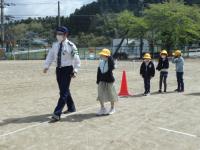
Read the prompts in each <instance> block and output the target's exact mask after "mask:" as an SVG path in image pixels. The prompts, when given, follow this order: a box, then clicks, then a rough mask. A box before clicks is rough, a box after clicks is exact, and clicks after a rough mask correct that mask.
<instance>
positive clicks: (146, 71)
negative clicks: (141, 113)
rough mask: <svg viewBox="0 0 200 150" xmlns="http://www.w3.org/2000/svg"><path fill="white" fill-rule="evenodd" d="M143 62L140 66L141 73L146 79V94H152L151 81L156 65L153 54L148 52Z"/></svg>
mask: <svg viewBox="0 0 200 150" xmlns="http://www.w3.org/2000/svg"><path fill="white" fill-rule="evenodd" d="M143 59H144V60H143V63H142V65H141V67H140V75H141V76H142V77H143V79H144V89H145V92H144V96H148V95H150V88H151V84H150V81H151V79H152V78H153V77H154V75H155V67H154V64H153V62H152V61H151V55H150V54H149V53H146V54H145V55H144V57H143Z"/></svg>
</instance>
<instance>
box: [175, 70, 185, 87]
mask: <svg viewBox="0 0 200 150" xmlns="http://www.w3.org/2000/svg"><path fill="white" fill-rule="evenodd" d="M183 74H184V73H183V72H176V77H177V83H178V91H184V81H183Z"/></svg>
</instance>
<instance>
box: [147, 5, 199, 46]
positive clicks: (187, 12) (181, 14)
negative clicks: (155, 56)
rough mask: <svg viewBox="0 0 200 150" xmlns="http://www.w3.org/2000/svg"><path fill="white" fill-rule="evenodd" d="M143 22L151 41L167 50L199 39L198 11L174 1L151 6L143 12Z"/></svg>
mask: <svg viewBox="0 0 200 150" xmlns="http://www.w3.org/2000/svg"><path fill="white" fill-rule="evenodd" d="M145 20H146V22H147V24H148V27H149V31H150V32H151V33H152V38H153V41H155V42H156V43H157V44H159V43H160V44H161V45H162V47H163V48H166V49H168V50H172V49H175V48H180V46H182V45H186V44H188V43H190V42H193V41H195V39H198V38H199V37H200V11H199V9H198V8H197V7H194V6H193V7H191V6H187V5H184V4H183V3H179V2H176V1H172V2H169V3H164V4H153V5H151V6H150V9H147V10H145Z"/></svg>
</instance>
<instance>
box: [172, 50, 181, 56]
mask: <svg viewBox="0 0 200 150" xmlns="http://www.w3.org/2000/svg"><path fill="white" fill-rule="evenodd" d="M173 55H174V56H181V51H180V50H176V51H175V53H173Z"/></svg>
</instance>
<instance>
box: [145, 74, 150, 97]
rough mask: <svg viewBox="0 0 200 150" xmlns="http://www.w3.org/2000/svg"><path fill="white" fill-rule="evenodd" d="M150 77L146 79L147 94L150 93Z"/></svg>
mask: <svg viewBox="0 0 200 150" xmlns="http://www.w3.org/2000/svg"><path fill="white" fill-rule="evenodd" d="M150 80H151V79H150V77H144V89H145V94H147V93H150V88H151V85H150Z"/></svg>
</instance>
